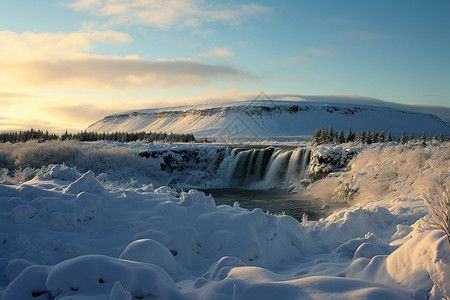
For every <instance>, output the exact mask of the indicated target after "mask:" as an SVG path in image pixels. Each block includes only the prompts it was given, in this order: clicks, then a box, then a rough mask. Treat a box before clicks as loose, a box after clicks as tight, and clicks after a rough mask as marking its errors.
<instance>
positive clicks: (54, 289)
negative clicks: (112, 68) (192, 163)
mask: <svg viewBox="0 0 450 300" xmlns="http://www.w3.org/2000/svg"><path fill="white" fill-rule="evenodd" d="M342 147H346V146H345V145H344V146H342ZM349 147H350V146H349ZM449 149H450V148H449V143H448V142H447V143H445V142H444V143H435V144H432V145H428V146H427V147H423V146H421V145H416V144H408V145H396V144H384V145H372V146H370V147H366V149H365V150H363V151H362V152H361V153H360V154H359V155H358V156H357V157H356V158H354V160H353V161H352V164H351V166H350V169H349V170H348V171H346V172H342V173H341V174H337V175H336V174H334V175H333V176H330V177H327V178H325V179H323V180H321V181H317V182H316V183H314V184H312V185H311V186H310V187H309V188H308V189H309V192H311V193H323V195H324V197H329V201H330V202H331V201H339V200H340V201H341V200H343V199H344V200H346V201H349V202H348V206H347V207H346V208H343V209H340V210H338V211H335V212H334V213H333V214H331V215H330V216H329V217H327V218H325V219H321V220H319V221H307V220H306V219H305V221H303V222H302V223H299V222H298V221H297V220H295V219H294V218H292V217H290V216H286V215H271V214H267V213H264V212H263V211H262V210H261V209H254V210H252V211H248V210H246V209H243V208H240V207H239V206H235V207H230V206H216V205H215V202H214V199H213V198H212V197H211V196H207V195H205V194H204V193H202V192H198V191H195V190H190V191H188V192H180V193H178V192H176V191H174V190H173V189H171V188H170V187H167V186H156V185H155V188H156V187H157V189H156V190H155V189H153V187H151V188H150V187H149V185H148V184H147V185H145V186H144V185H141V186H140V187H138V186H136V183H135V182H129V183H128V184H127V183H126V182H125V181H126V180H127V179H123V180H124V183H123V184H121V185H120V186H118V185H115V186H113V185H111V184H106V183H105V181H104V178H103V177H102V176H100V175H97V176H95V174H94V173H93V172H92V171H87V172H85V173H80V172H79V171H78V170H77V169H76V168H73V167H67V166H65V165H53V166H51V167H48V168H43V169H41V170H38V171H34V174H35V177H34V178H32V179H29V180H25V181H24V182H22V183H16V184H12V183H8V182H4V183H2V184H0V228H1V231H0V299H3V300H10V299H66V300H68V299H100V300H101V299H441V298H442V293H445V294H446V295H449V294H450V282H449V281H448V278H449V276H450V244H449V242H448V240H447V237H446V236H445V235H444V234H443V233H442V232H440V231H438V230H432V229H430V227H429V225H428V224H429V223H428V222H429V217H428V214H427V211H426V207H425V205H424V201H423V197H424V195H426V194H427V193H429V191H428V184H427V182H428V181H427V180H429V179H430V178H435V177H436V178H444V180H446V181H447V183H448V180H449V174H450V172H449V171H450V150H449ZM315 150H316V151H318V152H319V153H322V154H325V153H327V152H329V151H336V147H335V146H329V147H328V146H327V147H319V148H317V149H315ZM312 151H314V149H313V150H312ZM116 163H118V162H116ZM126 163H127V162H123V164H126ZM116 167H117V168H118V172H120V165H117V166H116ZM27 172H29V171H27ZM114 178H117V177H114ZM100 179H101V180H100ZM128 180H130V178H128Z"/></svg>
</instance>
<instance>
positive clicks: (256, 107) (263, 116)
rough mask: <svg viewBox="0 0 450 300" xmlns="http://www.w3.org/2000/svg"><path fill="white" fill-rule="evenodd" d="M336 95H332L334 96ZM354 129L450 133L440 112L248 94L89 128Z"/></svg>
mask: <svg viewBox="0 0 450 300" xmlns="http://www.w3.org/2000/svg"><path fill="white" fill-rule="evenodd" d="M331 98H332V97H331ZM331 126H333V127H334V129H335V130H338V131H339V130H344V131H345V132H347V131H348V130H349V128H351V129H352V130H353V131H354V132H358V131H362V130H365V131H367V130H371V131H374V130H378V131H385V132H386V134H387V133H388V132H392V134H393V135H394V136H397V137H400V135H401V133H402V131H404V130H405V131H406V132H407V134H408V136H410V135H411V133H414V134H416V135H419V136H420V135H421V134H422V133H425V134H426V135H428V136H433V135H437V136H439V135H440V134H443V135H444V137H447V136H448V135H449V134H450V127H449V126H448V125H447V124H446V123H445V122H443V121H442V120H441V119H439V118H438V117H437V116H436V115H431V114H424V113H418V112H411V111H404V110H400V109H396V108H391V107H381V106H368V105H361V104H344V103H330V102H327V97H324V99H323V102H310V101H281V100H249V101H236V102H225V103H221V104H219V103H216V104H205V105H189V106H179V107H165V108H152V109H141V110H134V111H129V112H123V113H118V114H114V115H110V116H106V117H105V118H103V119H102V120H99V121H97V122H95V123H94V124H92V125H91V126H89V127H88V129H87V130H89V131H97V132H114V131H128V132H129V131H141V130H143V131H156V132H160V131H163V132H177V133H191V134H194V135H195V136H196V137H209V138H214V139H216V140H217V141H221V142H226V141H230V140H233V141H234V140H235V139H239V138H241V139H247V140H249V139H250V140H254V141H259V140H264V139H271V138H274V139H278V140H279V139H282V140H288V141H289V140H292V139H293V137H295V138H296V139H298V138H299V137H304V136H309V135H310V134H311V133H312V132H313V131H314V130H316V129H317V128H330V127H331Z"/></svg>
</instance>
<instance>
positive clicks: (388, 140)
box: [386, 131, 392, 142]
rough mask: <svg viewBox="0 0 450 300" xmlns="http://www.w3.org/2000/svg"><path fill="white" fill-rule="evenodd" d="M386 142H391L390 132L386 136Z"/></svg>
mask: <svg viewBox="0 0 450 300" xmlns="http://www.w3.org/2000/svg"><path fill="white" fill-rule="evenodd" d="M386 142H392V136H391V132H390V131H389V132H388V135H387V137H386Z"/></svg>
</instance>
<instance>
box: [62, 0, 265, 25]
mask: <svg viewBox="0 0 450 300" xmlns="http://www.w3.org/2000/svg"><path fill="white" fill-rule="evenodd" d="M68 6H69V7H71V8H72V9H74V10H77V11H83V12H88V13H89V14H91V15H94V16H97V17H100V18H105V19H106V20H107V25H110V26H112V25H117V24H128V25H147V26H154V27H160V28H164V27H165V28H167V27H170V26H172V25H178V26H187V27H193V28H197V27H199V26H200V25H201V24H204V23H213V22H220V23H226V24H239V23H242V22H244V21H245V20H246V19H247V18H249V17H250V16H256V15H262V14H266V13H268V12H270V11H271V8H269V7H267V6H264V5H260V4H255V3H248V4H230V3H228V4H217V3H212V2H211V1H206V0H76V1H73V2H71V3H69V4H68Z"/></svg>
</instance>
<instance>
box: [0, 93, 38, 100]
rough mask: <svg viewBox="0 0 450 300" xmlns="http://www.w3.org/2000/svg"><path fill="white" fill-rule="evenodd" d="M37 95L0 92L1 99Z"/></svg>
mask: <svg viewBox="0 0 450 300" xmlns="http://www.w3.org/2000/svg"><path fill="white" fill-rule="evenodd" d="M30 97H35V96H33V95H30V94H23V93H9V92H0V99H11V98H30Z"/></svg>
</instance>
